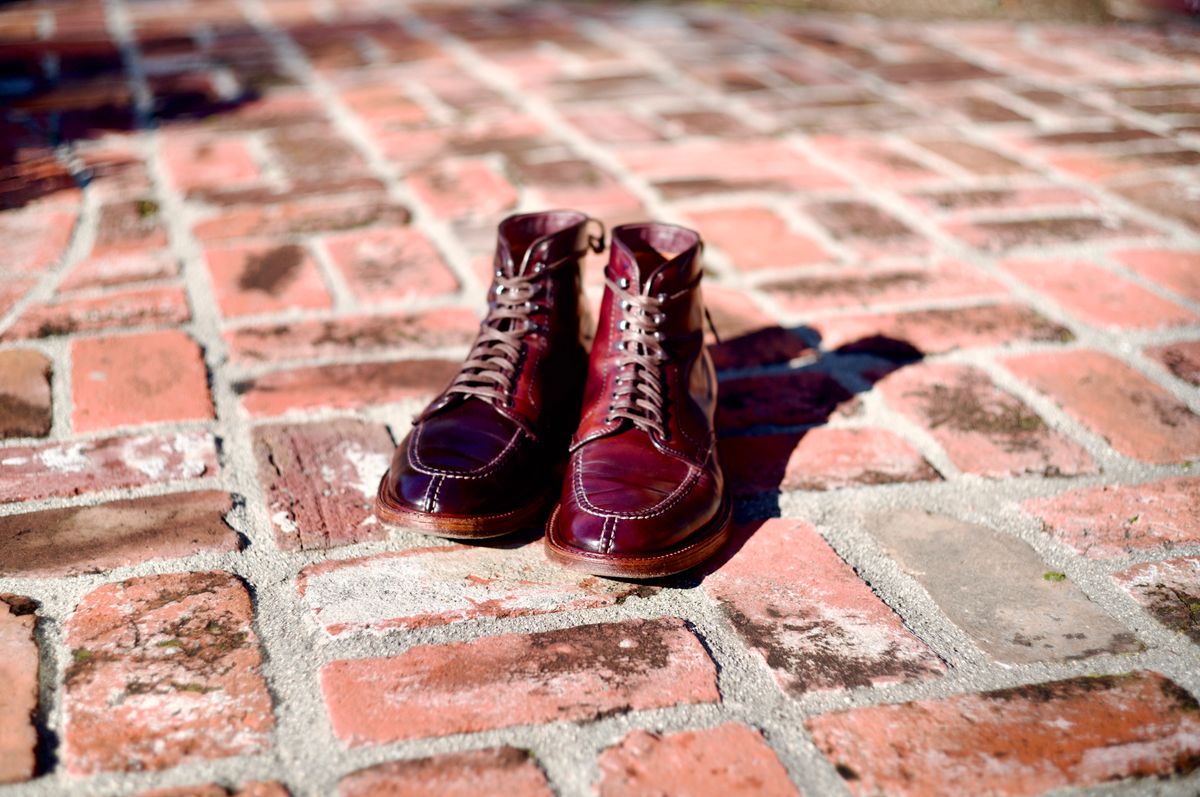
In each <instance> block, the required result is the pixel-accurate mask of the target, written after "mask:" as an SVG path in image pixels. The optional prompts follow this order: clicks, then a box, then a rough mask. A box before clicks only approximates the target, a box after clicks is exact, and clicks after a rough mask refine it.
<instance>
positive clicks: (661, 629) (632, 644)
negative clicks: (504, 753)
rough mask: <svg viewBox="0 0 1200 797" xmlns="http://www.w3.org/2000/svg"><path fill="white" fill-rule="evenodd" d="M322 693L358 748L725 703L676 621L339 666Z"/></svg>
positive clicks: (343, 734) (696, 646)
mask: <svg viewBox="0 0 1200 797" xmlns="http://www.w3.org/2000/svg"><path fill="white" fill-rule="evenodd" d="M321 689H322V691H323V693H324V695H325V703H326V706H327V707H328V709H329V715H330V719H331V720H332V722H333V730H334V733H335V734H337V736H338V738H340V739H341V740H342V741H343V742H346V743H347V744H350V745H355V746H357V745H363V744H371V743H382V742H392V741H398V740H402V739H420V738H423V737H427V736H445V735H448V734H453V733H468V732H473V731H482V730H488V729H492V728H505V727H509V726H512V725H524V724H528V723H538V722H551V721H567V722H572V721H581V720H590V719H594V718H596V717H599V716H603V715H607V714H612V713H616V712H623V711H629V710H639V709H649V708H660V707H664V706H673V705H676V704H678V703H711V702H716V701H718V700H719V699H720V696H719V695H718V693H717V684H716V669H715V668H714V666H713V662H712V660H711V659H710V658H709V657H708V654H707V653H706V652H705V650H704V648H703V646H702V645H701V644H700V641H699V640H698V639H697V638H696V637H695V636H694V635H693V634H692V633H691V632H690V631H689V630H687V628H686V626H685V625H684V623H683V621H682V620H679V619H675V618H665V619H659V620H626V621H624V622H619V623H603V624H599V625H584V626H577V627H574V628H565V629H561V630H558V631H544V632H540V633H534V634H506V635H504V636H496V637H485V638H482V639H476V640H474V641H471V642H459V643H454V644H449V645H419V646H417V647H413V648H409V649H408V650H407V651H405V652H403V653H401V654H399V655H398V656H394V657H391V658H374V659H351V660H342V661H335V662H333V663H331V664H327V665H325V666H324V667H322V668H321Z"/></svg>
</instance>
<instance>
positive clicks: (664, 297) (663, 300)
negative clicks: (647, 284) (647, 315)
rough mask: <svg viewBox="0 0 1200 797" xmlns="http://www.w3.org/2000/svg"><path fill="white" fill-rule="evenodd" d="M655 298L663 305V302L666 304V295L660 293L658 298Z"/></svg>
mask: <svg viewBox="0 0 1200 797" xmlns="http://www.w3.org/2000/svg"><path fill="white" fill-rule="evenodd" d="M654 298H655V300H656V301H658V302H659V303H660V304H661V303H662V302H665V301H666V300H667V295H666V294H665V293H660V294H658V295H657V296H655V297H654Z"/></svg>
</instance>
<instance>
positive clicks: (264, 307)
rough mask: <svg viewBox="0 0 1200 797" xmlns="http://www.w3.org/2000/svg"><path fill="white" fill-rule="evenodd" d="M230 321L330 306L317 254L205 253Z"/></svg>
mask: <svg viewBox="0 0 1200 797" xmlns="http://www.w3.org/2000/svg"><path fill="white" fill-rule="evenodd" d="M205 257H206V258H207V260H208V270H209V273H210V274H211V275H212V280H213V289H214V290H215V291H216V294H217V304H218V306H220V308H221V314H222V315H224V316H227V317H228V316H241V315H253V314H255V313H270V312H276V311H280V310H289V309H293V308H319V307H329V306H330V304H331V300H330V298H329V291H328V290H327V289H326V287H325V283H324V282H323V281H322V280H321V275H320V272H318V271H317V264H316V262H315V261H314V260H313V259H312V255H311V254H309V252H308V251H307V250H306V249H305V248H304V247H303V246H300V245H298V244H284V245H280V246H277V245H273V244H245V245H240V246H231V247H226V248H222V249H208V250H207V251H206V252H205Z"/></svg>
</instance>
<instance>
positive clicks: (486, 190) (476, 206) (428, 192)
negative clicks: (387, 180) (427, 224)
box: [408, 158, 517, 220]
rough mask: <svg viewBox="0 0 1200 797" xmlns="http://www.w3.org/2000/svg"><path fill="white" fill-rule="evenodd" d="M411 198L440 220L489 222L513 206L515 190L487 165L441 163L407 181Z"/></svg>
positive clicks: (473, 161) (475, 161)
mask: <svg viewBox="0 0 1200 797" xmlns="http://www.w3.org/2000/svg"><path fill="white" fill-rule="evenodd" d="M408 184H409V186H410V187H411V188H412V191H413V193H414V194H416V195H417V196H418V197H420V198H421V199H422V200H423V201H424V202H425V204H427V205H428V206H429V208H430V210H431V211H433V213H434V214H436V215H437V216H440V217H441V218H448V219H456V220H457V219H463V218H469V217H471V218H481V217H482V218H491V217H494V216H499V215H501V214H503V213H504V212H505V211H507V210H511V209H512V208H513V207H515V206H516V204H517V190H516V189H515V188H513V186H512V184H511V183H509V182H508V180H506V179H505V178H504V176H503V175H501V174H499V173H497V171H496V170H495V169H493V168H492V166H491V165H490V164H489V163H488V162H487V161H483V160H478V159H471V158H464V159H459V160H446V161H442V162H440V163H438V164H436V165H435V166H433V167H431V168H429V169H427V170H424V171H421V172H418V173H416V174H414V175H412V176H410V177H409V178H408Z"/></svg>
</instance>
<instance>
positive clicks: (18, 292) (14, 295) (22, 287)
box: [0, 279, 34, 315]
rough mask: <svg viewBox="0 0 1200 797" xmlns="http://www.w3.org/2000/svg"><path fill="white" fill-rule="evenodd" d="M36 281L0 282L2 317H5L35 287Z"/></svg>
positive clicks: (0, 309)
mask: <svg viewBox="0 0 1200 797" xmlns="http://www.w3.org/2000/svg"><path fill="white" fill-rule="evenodd" d="M33 284H34V280H32V279H18V280H13V281H11V282H0V315H4V314H5V313H7V312H8V311H9V310H11V309H12V307H13V305H15V304H16V303H17V302H19V301H20V300H21V299H22V298H23V297H24V296H25V294H26V293H27V292H28V291H29V289H30V288H32V287H33Z"/></svg>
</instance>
